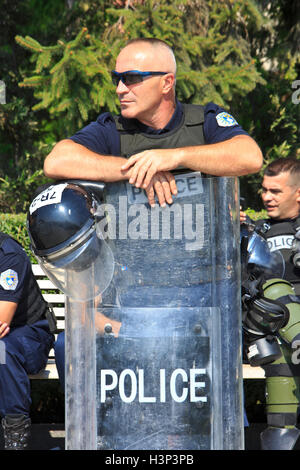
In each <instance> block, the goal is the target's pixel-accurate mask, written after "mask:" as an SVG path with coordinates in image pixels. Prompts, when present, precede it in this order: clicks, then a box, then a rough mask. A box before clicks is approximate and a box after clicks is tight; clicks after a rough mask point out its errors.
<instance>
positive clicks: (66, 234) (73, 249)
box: [27, 181, 114, 300]
mask: <svg viewBox="0 0 300 470" xmlns="http://www.w3.org/2000/svg"><path fill="white" fill-rule="evenodd" d="M99 204H100V199H99V195H97V194H96V193H95V191H93V190H92V189H89V188H88V187H87V186H84V185H81V184H78V183H73V182H68V181H66V182H60V183H56V184H53V185H51V186H49V187H47V188H46V189H44V190H43V191H42V192H41V193H39V194H38V195H37V196H36V197H35V198H34V200H33V201H32V203H31V205H30V207H29V213H28V217H27V229H28V233H29V237H30V240H31V244H32V250H33V253H34V255H35V256H36V258H37V260H38V262H39V263H40V265H41V266H42V268H43V270H44V271H45V273H46V274H47V275H48V277H49V278H50V279H51V280H52V281H53V282H54V284H55V285H56V286H57V287H58V288H59V289H61V290H62V291H63V292H64V293H65V294H66V295H69V296H70V297H73V298H75V299H78V300H87V299H90V298H94V297H95V295H96V294H95V292H96V293H97V295H98V294H99V293H102V292H103V291H104V290H105V289H106V287H107V286H108V284H109V283H110V281H111V278H112V275H113V266H114V260H113V255H112V252H111V250H110V247H109V246H108V244H107V243H106V242H105V240H104V237H103V234H102V233H101V231H100V230H97V222H99V220H97V217H96V216H95V213H96V211H97V207H98V206H99ZM91 273H92V275H93V278H94V279H95V280H94V281H93V282H94V283H95V286H93V285H92V284H93V282H90V281H91Z"/></svg>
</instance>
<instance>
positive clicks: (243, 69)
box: [0, 0, 299, 211]
mask: <svg viewBox="0 0 300 470" xmlns="http://www.w3.org/2000/svg"><path fill="white" fill-rule="evenodd" d="M4 1H5V2H7V3H8V4H9V5H8V9H9V10H10V11H11V16H10V20H9V19H8V20H7V25H8V26H7V25H6V26H7V29H8V30H9V31H10V41H11V36H12V34H13V33H15V34H14V41H13V43H11V42H10V41H9V43H8V44H7V43H5V41H4V42H3V41H2V43H1V42H0V56H1V53H2V54H4V55H5V54H7V55H8V57H10V53H9V51H8V49H7V47H8V48H10V50H11V51H13V52H14V54H15V55H18V56H19V57H21V60H20V64H18V66H16V65H15V66H13V64H12V62H9V63H8V66H7V68H6V71H5V74H4V75H5V78H6V77H12V76H13V77H14V78H13V80H11V78H9V80H10V83H11V84H13V89H14V93H15V94H14V96H11V97H10V98H9V100H8V104H7V105H2V106H1V105H0V137H1V136H2V138H3V137H4V136H5V137H4V139H3V143H0V154H1V156H2V158H3V156H4V160H3V161H1V164H0V209H2V210H7V211H8V210H10V211H18V210H25V209H26V208H27V206H28V203H29V202H30V199H31V195H32V191H33V187H34V185H35V186H36V185H37V184H40V183H41V182H43V175H42V170H41V168H42V162H43V159H44V157H45V155H46V154H47V153H48V151H49V149H50V147H51V146H52V145H53V144H54V143H55V142H56V141H58V140H60V139H62V138H65V137H67V136H69V135H71V134H73V133H74V132H75V131H76V130H78V129H79V128H81V127H83V126H84V125H85V124H87V123H88V122H89V121H90V120H94V119H95V118H96V116H97V115H98V114H100V113H101V112H103V111H111V112H117V111H118V100H117V99H116V94H115V88H114V87H113V85H112V83H111V79H110V71H111V70H112V69H113V68H114V64H115V59H116V56H117V54H118V52H119V50H120V48H121V47H122V46H123V45H124V44H125V43H126V42H127V41H128V40H129V39H131V38H135V37H157V38H160V39H163V40H165V41H166V42H167V43H168V44H170V45H171V46H172V48H173V49H174V52H175V55H176V58H177V66H178V70H177V96H178V98H179V99H180V100H182V101H184V102H190V103H201V104H204V103H207V102H208V101H214V102H216V103H218V104H219V105H221V106H224V107H225V108H226V109H229V110H231V111H232V113H233V114H234V115H235V116H236V117H238V120H239V121H240V122H241V124H242V125H243V127H244V128H245V129H246V130H247V131H248V132H249V133H250V134H251V135H252V136H253V137H254V138H255V139H256V140H257V142H258V143H259V145H260V146H261V147H262V150H263V152H264V156H265V162H266V163H267V162H268V161H271V160H272V159H274V158H277V157H278V156H287V155H290V154H296V149H297V143H298V140H299V139H298V137H299V135H298V128H297V119H298V117H299V116H298V114H299V111H298V109H299V107H297V106H296V105H295V104H294V103H292V100H291V95H292V93H293V89H292V86H291V84H292V82H293V81H295V80H296V78H297V73H299V54H298V52H297V49H295V48H294V44H295V42H296V39H295V38H297V27H298V26H297V21H295V18H293V17H292V15H291V14H290V13H291V12H290V11H289V10H288V8H287V4H289V5H291V4H292V6H293V8H294V7H295V5H296V0H292V1H290V2H288V1H287V0H275V1H274V2H267V1H266V0H262V1H260V2H258V1H255V0H247V1H244V0H219V1H218V2H216V1H214V0H173V1H170V0H114V1H105V0H77V1H74V0H73V1H71V0H66V1H62V0H54V1H53V2H46V3H44V2H39V1H38V0H21V2H19V3H18V6H16V3H15V2H14V1H12V3H11V2H10V3H9V2H8V0H4ZM20 4H21V7H20ZM50 4H51V6H50ZM22 8H25V10H26V11H27V12H31V13H32V14H33V19H32V21H30V20H29V19H28V22H27V23H26V27H24V26H21V23H22V22H21V17H20V14H21V10H22ZM293 8H292V11H293ZM37 18H40V19H41V21H39V22H38V21H37ZM14 19H16V21H15V22H14ZM54 26H55V27H54ZM292 46H293V47H292ZM298 50H299V49H298ZM5 51H6V52H5ZM7 51H8V52H7ZM17 84H18V89H17ZM25 123H26V124H25ZM14 172H15V173H14ZM16 176H17V177H16ZM243 180H244V183H245V184H243V187H245V188H246V191H245V196H246V197H247V198H248V199H249V200H250V198H251V201H255V198H256V193H257V190H258V186H259V180H260V176H259V175H254V176H251V177H244V178H243ZM5 195H6V197H5ZM257 201H258V199H257ZM257 204H258V202H257Z"/></svg>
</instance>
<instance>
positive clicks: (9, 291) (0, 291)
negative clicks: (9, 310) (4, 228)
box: [0, 239, 30, 303]
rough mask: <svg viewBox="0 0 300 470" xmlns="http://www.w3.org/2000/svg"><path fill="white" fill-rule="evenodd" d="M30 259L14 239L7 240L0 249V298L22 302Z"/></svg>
mask: <svg viewBox="0 0 300 470" xmlns="http://www.w3.org/2000/svg"><path fill="white" fill-rule="evenodd" d="M29 269H30V261H29V259H28V258H27V255H26V253H25V251H24V250H23V249H22V247H20V246H19V245H17V243H16V242H14V241H13V240H10V239H8V240H5V241H4V242H3V244H2V247H1V249H0V300H4V301H10V302H16V303H18V302H20V300H21V299H22V295H23V289H24V286H25V284H26V277H27V276H28V274H29Z"/></svg>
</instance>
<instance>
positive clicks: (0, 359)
mask: <svg viewBox="0 0 300 470" xmlns="http://www.w3.org/2000/svg"><path fill="white" fill-rule="evenodd" d="M53 342H54V336H53V335H52V334H51V333H50V331H49V324H48V321H47V320H39V321H37V322H36V323H33V324H32V325H24V326H21V327H16V328H12V329H11V331H10V332H9V334H8V335H6V336H5V337H4V338H2V340H0V415H1V416H2V417H4V416H6V415H8V414H24V415H26V416H28V415H29V409H30V405H31V396H30V379H29V377H28V374H36V373H38V372H39V371H40V370H41V369H43V368H44V367H45V366H46V364H47V360H48V355H49V351H50V349H51V348H52V346H53Z"/></svg>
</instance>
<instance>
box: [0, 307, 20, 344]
mask: <svg viewBox="0 0 300 470" xmlns="http://www.w3.org/2000/svg"><path fill="white" fill-rule="evenodd" d="M17 305H18V304H17V303H15V302H7V301H4V300H0V339H2V338H4V336H6V335H7V334H8V333H9V331H10V324H11V322H12V319H13V316H14V314H15V311H16V309H17Z"/></svg>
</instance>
